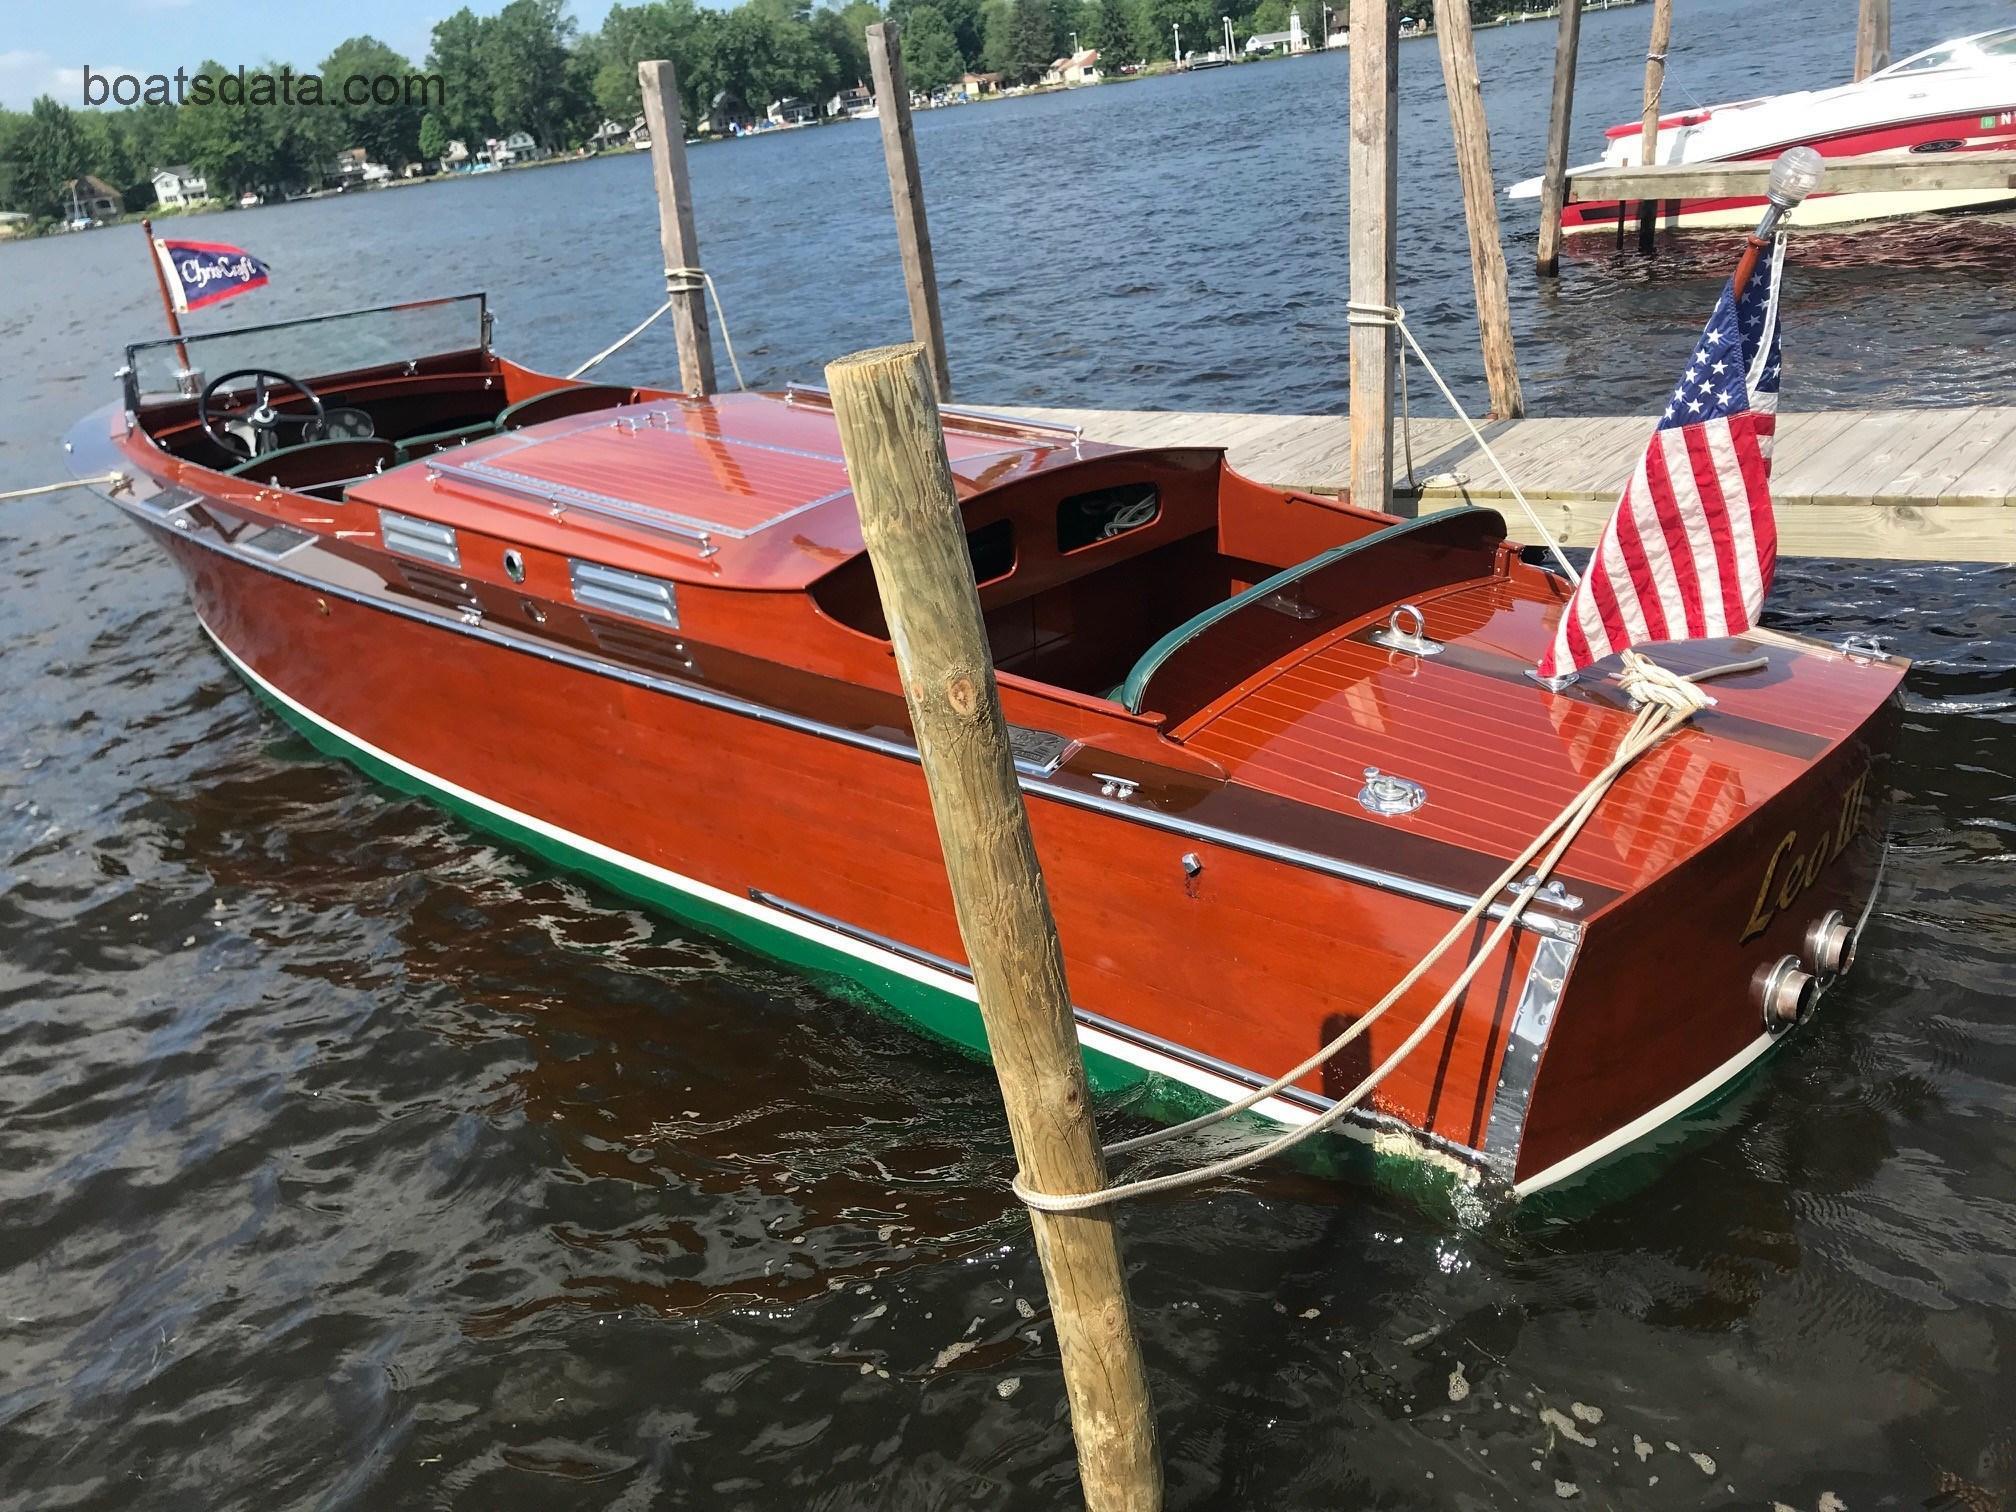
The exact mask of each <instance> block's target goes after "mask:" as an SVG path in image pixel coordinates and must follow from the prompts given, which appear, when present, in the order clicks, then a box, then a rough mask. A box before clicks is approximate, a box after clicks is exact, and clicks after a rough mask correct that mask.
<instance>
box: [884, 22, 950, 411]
mask: <svg viewBox="0 0 2016 1512" xmlns="http://www.w3.org/2000/svg"><path fill="white" fill-rule="evenodd" d="M902 41H903V28H902V25H901V24H900V23H898V22H895V21H878V22H876V23H875V24H874V25H873V26H871V27H869V28H868V66H869V68H870V70H871V71H872V73H873V75H874V79H875V101H876V105H877V107H878V110H877V113H878V114H879V116H880V117H881V122H882V157H883V160H884V161H885V162H886V163H887V164H888V166H889V198H890V201H891V203H892V204H893V205H894V206H895V210H896V243H897V246H898V247H899V248H900V249H901V251H902V256H903V289H904V292H905V294H907V295H908V296H909V300H910V334H911V336H912V337H913V338H915V339H916V340H917V341H918V342H919V343H920V344H921V345H922V346H923V348H924V356H925V360H926V361H927V362H929V363H930V365H931V384H932V388H933V391H934V392H935V393H936V394H937V396H938V402H939V403H940V404H945V403H948V402H949V401H950V400H951V398H952V371H951V368H950V366H949V365H948V364H947V362H946V358H945V322H944V319H943V317H942V316H940V314H939V312H938V263H937V260H936V259H935V258H934V257H933V256H932V254H931V227H930V224H929V223H928V222H927V221H926V219H925V216H924V177H923V174H922V173H921V171H920V170H919V169H918V166H917V134H916V131H915V130H914V129H913V128H912V126H911V122H910V86H909V83H908V81H907V80H906V79H905V78H904V76H903V47H902Z"/></svg>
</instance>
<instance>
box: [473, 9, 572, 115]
mask: <svg viewBox="0 0 2016 1512" xmlns="http://www.w3.org/2000/svg"><path fill="white" fill-rule="evenodd" d="M573 40H574V23H573V21H572V20H570V19H569V18H568V15H567V0H511V3H510V4H509V5H507V6H505V7H504V9H502V10H501V11H499V12H498V13H497V14H496V16H495V17H493V18H492V19H491V20H490V21H489V22H488V23H487V24H486V25H484V27H483V30H482V37H481V46H480V48H479V57H480V58H481V60H482V65H483V73H484V76H485V78H486V79H487V80H488V83H489V86H490V112H491V115H492V117H493V118H494V119H495V120H496V122H497V124H498V126H499V128H500V129H502V130H504V131H507V132H509V131H525V132H529V133H530V134H531V135H532V137H533V139H534V140H535V141H537V142H538V143H539V144H540V145H541V146H543V147H550V146H552V145H553V144H554V143H555V142H556V141H557V140H559V138H560V137H561V136H562V134H563V133H564V132H565V131H566V129H567V127H568V126H569V125H570V124H572V123H574V122H575V121H577V120H578V119H579V117H580V116H582V115H583V114H585V113H587V111H588V110H590V109H592V102H591V101H590V100H589V99H588V98H587V97H586V81H584V80H582V79H581V78H580V76H579V75H578V74H577V73H576V72H575V71H574V70H573V69H571V68H570V67H569V66H568V61H569V60H568V48H569V44H570V43H571V42H572V41H573Z"/></svg>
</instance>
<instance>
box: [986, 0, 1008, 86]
mask: <svg viewBox="0 0 2016 1512" xmlns="http://www.w3.org/2000/svg"><path fill="white" fill-rule="evenodd" d="M1014 30H1015V0H981V3H980V61H981V62H982V63H983V64H984V65H985V66H986V70H987V72H989V73H998V74H1005V73H1007V72H1008V71H1009V69H1010V68H1011V67H1012V66H1013V64H1014V60H1015V47H1014Z"/></svg>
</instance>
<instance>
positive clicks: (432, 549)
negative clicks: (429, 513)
mask: <svg viewBox="0 0 2016 1512" xmlns="http://www.w3.org/2000/svg"><path fill="white" fill-rule="evenodd" d="M378 534H379V538H380V539H381V540H383V541H384V543H385V549H386V550H387V551H393V552H397V553H398V554H399V555H400V556H409V557H418V558H420V560H422V561H423V562H439V563H440V564H441V565H442V566H444V567H460V566H461V565H462V548H461V546H460V545H459V544H457V542H456V539H455V528H454V527H453V526H452V525H443V524H441V523H439V522H438V521H435V520H422V519H419V518H418V517H416V516H414V515H406V514H399V513H398V512H397V511H395V510H390V509H381V510H379V511H378Z"/></svg>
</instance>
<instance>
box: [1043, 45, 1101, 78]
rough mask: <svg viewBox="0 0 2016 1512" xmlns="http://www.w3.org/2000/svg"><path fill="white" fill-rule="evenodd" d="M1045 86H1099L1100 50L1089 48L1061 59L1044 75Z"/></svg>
mask: <svg viewBox="0 0 2016 1512" xmlns="http://www.w3.org/2000/svg"><path fill="white" fill-rule="evenodd" d="M1043 82H1044V83H1045V84H1097V83H1098V82H1099V49H1098V48H1096V47H1088V48H1086V49H1084V50H1083V51H1082V52H1075V53H1073V54H1072V55H1071V56H1070V57H1068V58H1059V59H1058V60H1057V61H1056V62H1055V63H1052V64H1051V65H1050V69H1049V71H1048V72H1047V73H1045V74H1044V75H1043Z"/></svg>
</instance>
